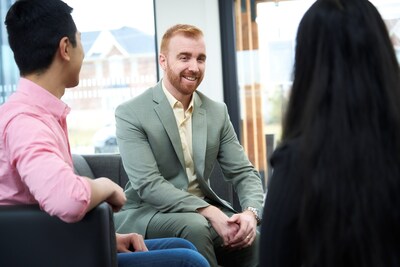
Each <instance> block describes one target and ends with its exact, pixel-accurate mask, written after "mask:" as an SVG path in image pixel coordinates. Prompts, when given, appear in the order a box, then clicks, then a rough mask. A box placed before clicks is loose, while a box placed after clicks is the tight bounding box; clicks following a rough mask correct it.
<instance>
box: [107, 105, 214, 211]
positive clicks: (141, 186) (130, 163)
mask: <svg viewBox="0 0 400 267" xmlns="http://www.w3.org/2000/svg"><path fill="white" fill-rule="evenodd" d="M132 107H135V108H134V109H133V108H132ZM138 112H141V113H143V112H148V114H149V113H150V112H151V111H150V109H149V110H144V109H138V107H137V105H133V104H130V105H129V103H128V104H126V105H121V106H118V108H117V109H116V112H115V117H116V128H117V141H118V146H119V150H120V154H121V157H122V159H123V164H124V168H125V170H126V172H127V174H128V177H129V182H130V186H131V187H132V189H133V190H131V191H130V195H128V193H127V198H128V201H129V200H130V199H131V200H132V199H133V198H135V197H136V198H137V199H136V200H134V201H136V203H137V205H141V203H146V204H148V205H150V206H152V207H153V208H155V209H157V210H158V211H161V212H196V210H197V209H198V208H201V207H206V206H208V205H209V204H208V203H207V202H206V201H204V200H202V199H200V198H198V197H196V196H193V195H191V194H190V193H188V192H186V190H185V189H184V187H183V186H182V187H181V188H179V186H178V187H177V186H176V185H174V184H172V183H171V182H170V181H169V180H167V179H165V178H164V177H163V176H162V174H161V172H160V171H159V168H158V165H157V161H156V158H155V156H154V154H153V150H152V145H153V146H154V145H156V144H150V143H149V140H148V133H147V132H146V131H148V130H149V129H145V128H144V127H143V124H144V123H145V122H143V121H141V119H139V116H137V114H136V113H138ZM145 114H146V113H145ZM148 114H147V115H148ZM143 117H146V116H143ZM146 118H147V121H151V120H152V119H151V118H150V119H149V118H148V117H146ZM146 123H147V122H146ZM158 145H160V146H162V144H158ZM165 153H167V152H165ZM133 195H134V196H133Z"/></svg>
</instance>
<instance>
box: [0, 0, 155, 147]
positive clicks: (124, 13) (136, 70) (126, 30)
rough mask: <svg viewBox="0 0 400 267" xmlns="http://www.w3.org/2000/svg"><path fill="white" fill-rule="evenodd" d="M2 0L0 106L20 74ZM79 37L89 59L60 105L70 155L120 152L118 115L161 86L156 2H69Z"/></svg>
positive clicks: (9, 0) (5, 2) (5, 0)
mask: <svg viewBox="0 0 400 267" xmlns="http://www.w3.org/2000/svg"><path fill="white" fill-rule="evenodd" d="M13 2H14V0H0V15H1V21H2V23H1V25H0V30H1V32H0V45H1V50H0V53H1V54H0V105H1V104H2V103H4V102H5V101H6V100H7V98H8V96H9V95H10V94H11V93H12V92H13V91H15V89H16V84H17V82H18V79H19V71H18V69H17V67H16V65H15V63H14V59H13V54H12V51H11V49H10V47H9V45H8V42H7V34H6V30H5V26H4V23H3V22H4V18H5V15H6V13H7V11H8V9H9V7H10V6H11V4H12V3H13ZM64 2H66V3H67V4H68V5H70V6H71V7H72V8H74V11H73V12H72V16H73V17H74V20H75V23H76V25H77V27H78V30H79V31H80V32H81V34H82V35H81V38H82V44H83V47H84V50H85V59H84V62H83V66H82V69H81V74H80V82H79V85H78V86H77V87H75V88H69V89H67V90H66V92H65V94H64V96H63V97H62V100H63V101H64V102H66V103H67V104H68V105H69V106H70V107H71V109H72V110H71V113H70V115H69V116H68V128H69V138H70V144H71V150H72V153H84V154H87V153H95V152H96V153H97V152H104V153H114V152H118V148H117V145H116V140H115V125H114V121H115V119H114V110H115V108H116V106H117V105H118V104H120V103H121V102H122V101H125V100H127V99H129V98H132V97H134V96H136V95H137V94H140V93H141V92H143V91H144V90H145V89H147V88H149V87H150V86H153V85H154V84H155V83H156V82H157V65H156V46H155V30H154V11H153V0H65V1H64Z"/></svg>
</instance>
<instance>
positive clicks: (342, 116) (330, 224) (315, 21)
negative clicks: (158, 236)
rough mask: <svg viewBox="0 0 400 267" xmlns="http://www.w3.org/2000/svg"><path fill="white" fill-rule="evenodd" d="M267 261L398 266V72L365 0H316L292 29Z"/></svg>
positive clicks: (270, 197)
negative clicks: (287, 92) (294, 31)
mask: <svg viewBox="0 0 400 267" xmlns="http://www.w3.org/2000/svg"><path fill="white" fill-rule="evenodd" d="M293 74H294V81H293V87H292V89H291V95H290V99H289V103H288V107H287V111H286V114H285V120H284V123H283V131H282V140H281V142H280V144H279V146H278V148H277V149H276V150H275V151H274V153H273V156H272V158H271V163H272V166H273V175H272V177H271V179H270V183H269V185H268V193H267V197H266V202H265V205H264V213H263V225H262V229H261V244H260V247H261V253H260V264H261V266H268V267H274V266H279V267H285V266H304V267H309V266H312V267H314V266H323V267H330V266H336V267H337V266H340V267H344V266H357V267H367V266H379V267H381V266H385V267H389V266H390V267H393V266H400V75H399V64H398V62H397V60H396V56H395V52H394V49H393V45H392V43H391V40H390V37H389V34H388V30H387V27H386V25H385V23H384V21H383V19H382V17H381V15H380V14H379V12H378V10H377V9H376V8H375V6H374V5H373V4H371V3H370V2H369V1H367V0H317V1H316V2H315V3H314V4H313V5H312V6H311V7H310V8H309V10H308V11H307V12H306V13H305V15H304V17H303V18H302V20H301V22H300V25H299V28H298V32H297V39H296V55H295V65H294V73H293Z"/></svg>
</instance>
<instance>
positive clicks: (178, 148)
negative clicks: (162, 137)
mask: <svg viewBox="0 0 400 267" xmlns="http://www.w3.org/2000/svg"><path fill="white" fill-rule="evenodd" d="M153 101H154V102H155V103H156V105H155V107H154V110H155V112H156V113H157V115H158V117H159V118H160V121H161V123H162V124H163V126H164V129H165V131H166V132H167V134H168V137H169V139H170V140H171V143H172V146H173V147H174V150H175V153H176V155H177V156H178V158H179V161H180V163H181V165H182V167H183V169H185V168H186V167H185V158H184V156H183V150H182V143H181V138H180V136H179V132H178V127H177V125H176V119H175V116H174V112H173V110H172V108H171V106H170V104H169V102H168V100H167V98H166V96H165V94H164V92H163V90H162V85H161V82H159V83H158V84H157V86H155V87H154V89H153Z"/></svg>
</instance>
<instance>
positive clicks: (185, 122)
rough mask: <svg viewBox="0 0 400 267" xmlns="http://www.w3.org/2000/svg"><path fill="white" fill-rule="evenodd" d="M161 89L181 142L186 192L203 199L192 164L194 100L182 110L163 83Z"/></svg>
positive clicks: (180, 104)
mask: <svg viewBox="0 0 400 267" xmlns="http://www.w3.org/2000/svg"><path fill="white" fill-rule="evenodd" d="M162 88H163V91H164V93H165V95H166V96H167V99H168V102H169V103H170V105H171V107H172V110H173V111H174V115H175V119H176V123H177V126H178V130H179V135H180V138H181V142H182V149H183V155H184V158H185V166H186V174H187V177H188V179H189V181H188V182H189V185H188V192H189V193H191V194H193V195H195V196H198V197H200V198H204V194H203V192H202V191H201V190H200V188H199V183H198V182H197V177H196V172H195V170H194V162H193V146H192V114H193V109H194V106H193V101H194V98H193V97H192V100H191V101H190V104H189V107H188V109H187V110H184V108H183V105H182V103H181V102H179V101H178V100H176V99H175V97H174V96H173V95H172V94H171V93H170V92H169V91H168V90H167V88H165V86H164V83H163V84H162Z"/></svg>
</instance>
